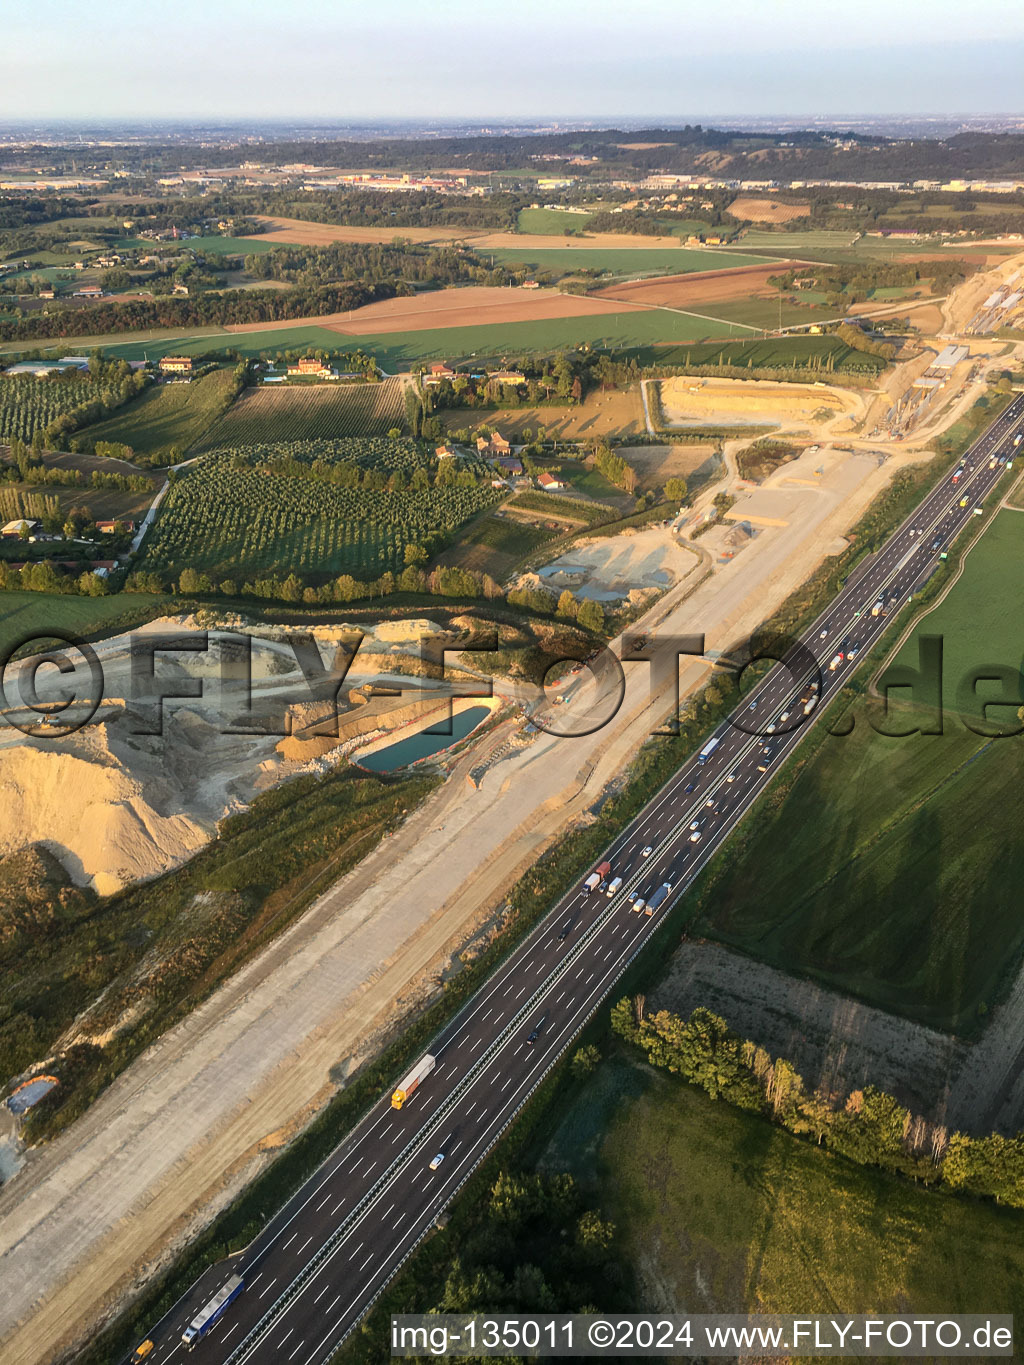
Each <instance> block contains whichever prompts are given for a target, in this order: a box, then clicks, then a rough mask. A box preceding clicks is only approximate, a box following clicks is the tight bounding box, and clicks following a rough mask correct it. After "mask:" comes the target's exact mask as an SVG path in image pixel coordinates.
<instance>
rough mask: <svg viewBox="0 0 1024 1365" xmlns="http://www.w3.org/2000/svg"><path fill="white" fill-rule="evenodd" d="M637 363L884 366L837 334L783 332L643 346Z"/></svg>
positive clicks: (839, 369) (867, 369) (872, 369)
mask: <svg viewBox="0 0 1024 1365" xmlns="http://www.w3.org/2000/svg"><path fill="white" fill-rule="evenodd" d="M637 359H638V361H639V363H640V364H641V365H680V366H682V365H738V366H741V367H746V366H750V367H751V368H753V369H787V368H792V367H797V366H821V367H822V368H824V367H825V366H826V364H828V363H829V360H830V359H831V365H832V370H833V372H834V373H836V374H843V373H844V372H848V371H854V372H855V371H863V372H864V373H866V374H873V373H876V372H877V371H879V370H882V369H884V368H885V362H884V361H883V360H882V359H881V358H880V357H879V356H873V355H868V354H866V353H865V352H863V351H856V350H854V349H853V347H852V346H847V345H846V343H845V342H844V341H842V340H841V339H840V338H839V337H837V336H785V337H766V338H765V339H764V340H759V339H757V338H749V339H740V340H735V341H728V342H725V341H716V342H708V343H705V344H704V345H697V346H647V347H643V348H642V349H641V350H640V351H639V353H638V356H637Z"/></svg>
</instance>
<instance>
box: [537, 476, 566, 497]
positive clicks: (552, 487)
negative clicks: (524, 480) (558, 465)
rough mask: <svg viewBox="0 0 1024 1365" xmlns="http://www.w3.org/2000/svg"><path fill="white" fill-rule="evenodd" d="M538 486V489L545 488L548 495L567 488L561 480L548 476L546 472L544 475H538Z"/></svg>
mask: <svg viewBox="0 0 1024 1365" xmlns="http://www.w3.org/2000/svg"><path fill="white" fill-rule="evenodd" d="M537 484H538V487H540V488H543V489H544V491H545V492H546V493H557V492H558V491H559V490H560V489H562V488H565V486H566V485H565V484H564V483H563V482H562V480H561V479H559V478H557V477H556V476H555V475H554V474H548V473H547V472H546V471H545V473H543V474H538V475H537Z"/></svg>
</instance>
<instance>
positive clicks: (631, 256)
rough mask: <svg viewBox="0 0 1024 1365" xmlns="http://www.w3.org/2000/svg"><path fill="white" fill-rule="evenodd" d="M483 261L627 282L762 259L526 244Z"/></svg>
mask: <svg viewBox="0 0 1024 1365" xmlns="http://www.w3.org/2000/svg"><path fill="white" fill-rule="evenodd" d="M480 255H481V256H483V257H484V258H485V259H486V260H490V259H491V257H493V258H494V260H495V262H496V263H497V264H499V265H507V266H510V265H525V266H527V267H528V268H529V269H530V270H538V271H540V270H546V271H547V272H548V273H549V274H552V275H572V274H573V273H574V272H575V271H577V270H583V269H586V270H600V271H603V272H605V273H606V274H609V275H615V276H621V277H623V278H626V279H639V278H640V277H641V276H646V275H690V274H693V273H694V272H695V271H701V270H731V269H734V268H735V267H736V266H738V265H764V263H765V259H766V258H765V257H764V256H746V255H744V254H743V253H742V252H739V251H731V250H722V249H721V248H718V247H709V248H707V249H701V248H698V247H684V246H681V247H657V248H656V247H608V248H607V249H605V248H604V247H571V246H566V247H562V248H540V249H537V248H532V247H531V246H530V244H529V241H528V240H525V239H524V241H523V246H522V248H521V249H520V248H519V247H516V248H515V249H508V248H504V247H503V248H501V249H500V250H495V251H490V250H488V251H481V252H480Z"/></svg>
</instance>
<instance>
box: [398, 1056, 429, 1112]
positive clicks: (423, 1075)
mask: <svg viewBox="0 0 1024 1365" xmlns="http://www.w3.org/2000/svg"><path fill="white" fill-rule="evenodd" d="M435 1066H437V1058H436V1057H432V1056H431V1055H430V1053H429V1052H428V1053H427V1055H426V1056H425V1057H421V1058H420V1059H419V1061H418V1062H417V1063H416V1065H415V1066H414V1067H413V1069H412V1070H411V1071H410V1072H409V1074H408V1076H403V1077H402V1079H401V1080H400V1081H399V1082H398V1085H397V1086H396V1087H395V1093H394V1094H393V1095H392V1096H391V1107H392V1109H401V1107H402V1105H403V1104H404V1103H405V1102H406V1100H407V1099H408V1098H409V1096H410V1095H411V1094H412V1092H413V1091H414V1090H416V1089H418V1088H419V1086H420V1084H421V1082H423V1081H425V1080H426V1079H427V1077H428V1076H429V1075H430V1073H431V1072H432V1071H433V1069H434V1067H435Z"/></svg>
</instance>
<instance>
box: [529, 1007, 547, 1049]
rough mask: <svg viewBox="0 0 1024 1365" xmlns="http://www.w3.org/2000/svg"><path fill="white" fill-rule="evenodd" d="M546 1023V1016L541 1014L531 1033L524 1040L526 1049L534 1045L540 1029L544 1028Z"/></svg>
mask: <svg viewBox="0 0 1024 1365" xmlns="http://www.w3.org/2000/svg"><path fill="white" fill-rule="evenodd" d="M547 1021H548V1016H547V1015H546V1014H542V1015H541V1016H540V1018H539V1019H538V1020H537V1022H536V1024H535V1025H534V1027H533V1032H532V1033H531V1034H530V1035H529V1037H528V1038H527V1040H526V1045H527V1047H533V1045H534V1043H535V1042H536V1041H537V1039H538V1038H539V1037H540V1031H541V1029H542V1028H543V1027H544V1025H545V1024H546V1023H547Z"/></svg>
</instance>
